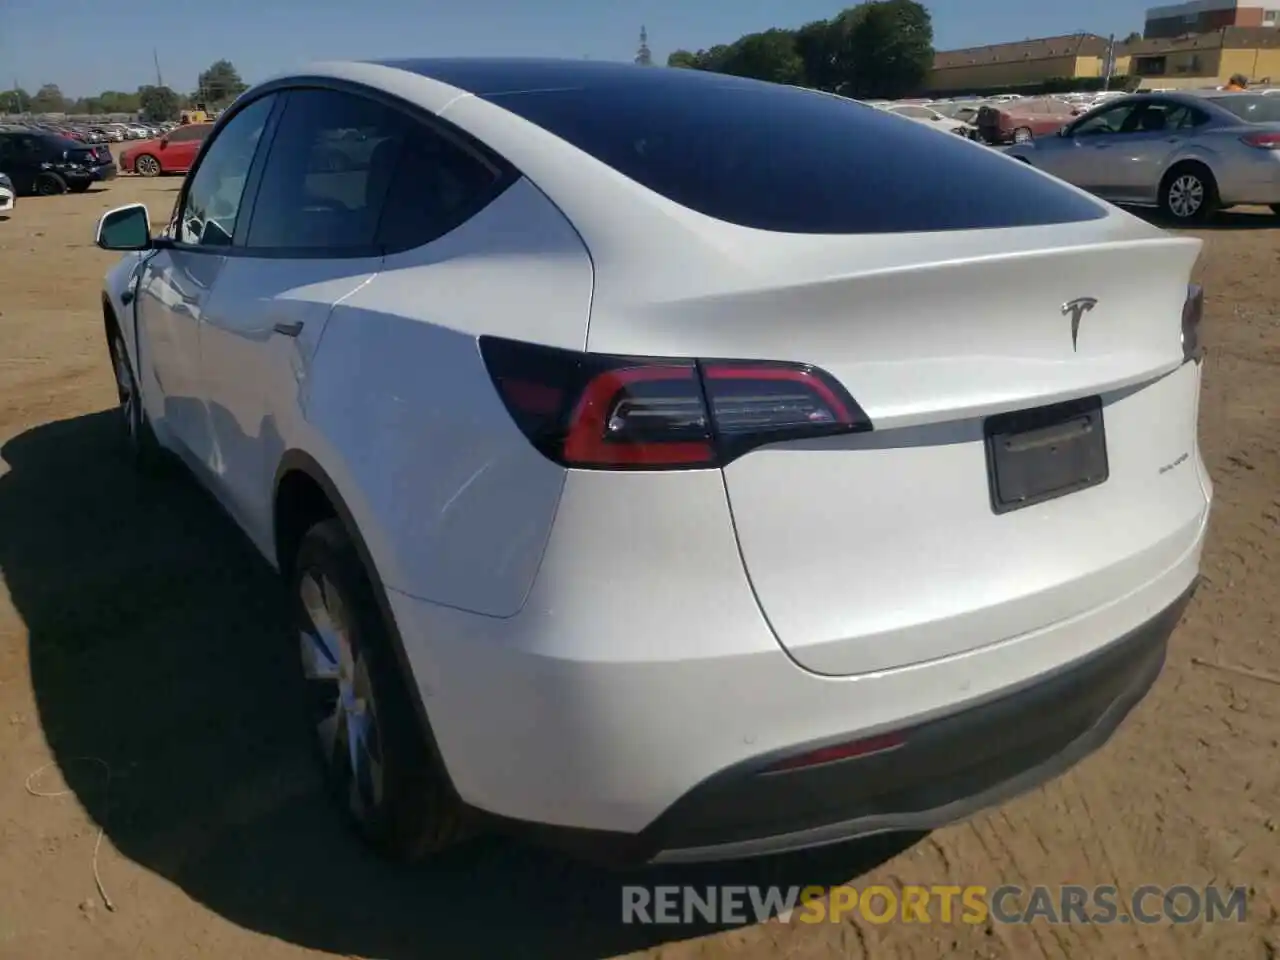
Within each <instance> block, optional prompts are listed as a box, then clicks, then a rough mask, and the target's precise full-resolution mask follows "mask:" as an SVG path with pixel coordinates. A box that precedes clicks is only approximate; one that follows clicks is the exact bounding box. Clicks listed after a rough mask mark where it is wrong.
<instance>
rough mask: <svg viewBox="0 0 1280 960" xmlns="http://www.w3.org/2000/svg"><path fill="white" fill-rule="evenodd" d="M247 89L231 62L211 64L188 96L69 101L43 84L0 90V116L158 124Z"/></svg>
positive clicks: (165, 92)
mask: <svg viewBox="0 0 1280 960" xmlns="http://www.w3.org/2000/svg"><path fill="white" fill-rule="evenodd" d="M246 89H248V85H247V84H246V83H245V82H244V81H243V80H242V79H241V78H240V73H239V72H238V71H237V70H236V68H235V65H234V64H232V63H231V61H230V60H218V61H217V62H215V63H213V64H210V66H209V69H207V70H205V71H203V72H202V73H201V74H200V75H199V77H198V78H197V80H196V89H195V90H193V91H192V92H191V93H187V94H182V93H178V92H177V91H176V90H173V89H172V88H171V87H168V86H160V85H152V84H144V85H143V86H141V87H138V89H137V90H135V91H133V92H132V93H129V92H126V91H122V90H104V91H102V92H101V93H99V94H98V95H97V96H94V97H68V96H66V95H65V94H64V93H63V92H62V89H61V88H60V87H59V86H58V85H57V84H56V83H46V84H44V85H43V86H41V87H40V89H38V90H37V91H36V92H35V93H27V91H25V90H23V89H22V88H20V87H15V88H14V89H12V90H0V114H7V113H34V114H42V113H70V114H77V115H78V114H89V115H99V114H112V113H127V114H140V115H141V116H142V118H143V119H144V120H149V121H152V122H158V121H161V120H176V119H177V118H178V114H179V112H181V111H182V110H184V109H186V108H189V107H194V106H196V105H197V104H204V105H205V106H206V107H207V108H208V109H210V110H216V109H219V108H221V107H224V106H226V105H227V104H228V103H230V102H231V101H232V100H234V99H235V98H236V97H238V96H240V94H241V93H243V92H244V91H245V90H246Z"/></svg>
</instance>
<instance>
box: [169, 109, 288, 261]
mask: <svg viewBox="0 0 1280 960" xmlns="http://www.w3.org/2000/svg"><path fill="white" fill-rule="evenodd" d="M274 102H275V96H274V95H268V96H266V97H263V98H262V99H261V100H256V101H254V102H253V103H251V104H250V105H249V106H247V107H245V108H244V109H243V110H241V111H240V112H239V113H237V114H236V115H235V116H234V117H233V118H232V119H231V120H230V121H229V122H228V123H227V125H226V126H225V127H223V128H222V130H220V131H219V132H218V135H217V137H215V138H214V140H213V141H212V142H211V143H210V144H209V146H208V149H207V150H206V151H205V155H204V158H203V159H202V160H201V161H200V166H199V167H197V168H196V172H195V176H194V178H193V179H192V180H191V183H190V184H189V185H188V187H187V192H186V196H185V200H184V203H183V208H182V212H181V214H180V215H179V217H178V223H177V237H176V239H177V241H178V242H179V243H182V244H187V245H189V246H202V247H211V246H216V247H225V246H230V244H231V238H232V236H233V235H234V234H235V230H236V220H237V219H238V217H239V215H240V204H241V200H242V197H243V194H244V186H245V180H246V179H247V177H248V175H249V167H250V166H251V165H252V164H253V156H254V153H255V152H256V150H257V148H258V140H259V138H260V137H261V136H262V131H263V129H264V128H265V127H266V124H267V118H268V117H270V116H271V108H272V106H273V104H274Z"/></svg>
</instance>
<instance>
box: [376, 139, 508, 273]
mask: <svg viewBox="0 0 1280 960" xmlns="http://www.w3.org/2000/svg"><path fill="white" fill-rule="evenodd" d="M509 182H510V179H509V177H508V176H507V171H506V170H505V169H503V168H501V167H499V165H498V164H497V163H495V162H493V161H491V160H490V159H489V158H487V157H484V156H481V155H480V153H479V152H477V151H475V150H472V149H471V148H470V146H469V145H467V144H465V143H463V142H461V141H460V140H454V139H453V138H451V137H449V136H447V135H446V134H444V133H443V132H440V131H437V130H433V129H430V128H428V127H426V126H424V125H421V124H417V123H415V124H412V126H411V128H410V130H409V131H408V133H407V135H406V137H405V142H404V150H403V152H402V153H401V155H400V162H399V164H398V165H397V167H396V174H395V177H394V179H393V180H392V182H391V188H390V191H389V192H388V194H387V202H386V206H385V208H384V210H383V214H382V221H381V224H380V226H379V231H378V243H379V245H381V246H382V247H383V248H384V249H385V250H387V251H389V252H390V251H397V250H408V249H411V248H413V247H418V246H422V245H423V244H425V243H429V242H431V241H432V240H435V239H437V238H438V237H441V236H443V235H444V234H446V233H448V232H449V231H450V230H452V229H454V228H455V227H457V226H459V225H460V224H462V223H463V222H464V221H465V220H467V219H469V218H470V217H471V216H473V215H474V214H475V213H477V212H478V211H479V210H480V209H481V208H482V207H484V206H485V205H486V204H488V202H489V201H490V200H492V199H493V198H494V197H495V196H497V195H498V193H500V192H501V190H502V188H503V186H505V185H506V184H507V183H509Z"/></svg>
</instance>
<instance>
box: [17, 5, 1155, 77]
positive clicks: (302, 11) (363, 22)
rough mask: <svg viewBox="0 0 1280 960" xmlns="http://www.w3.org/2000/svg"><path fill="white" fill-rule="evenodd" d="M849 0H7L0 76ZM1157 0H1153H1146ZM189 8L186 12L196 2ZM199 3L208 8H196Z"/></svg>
mask: <svg viewBox="0 0 1280 960" xmlns="http://www.w3.org/2000/svg"><path fill="white" fill-rule="evenodd" d="M852 2H853V0H845V2H843V3H842V2H841V0H633V2H631V3H621V2H610V0H452V2H436V3H432V2H429V0H220V2H219V0H205V2H198V0H0V73H2V74H3V75H0V88H4V87H9V86H11V85H12V84H13V83H14V81H15V80H16V81H17V82H18V83H19V84H20V85H21V86H23V87H24V88H26V89H27V90H29V91H32V92H34V91H35V90H36V89H37V88H38V87H39V86H40V85H41V84H43V83H56V84H58V85H59V86H60V87H61V88H62V91H63V93H64V94H66V95H68V96H86V95H90V94H96V93H98V92H99V91H101V90H134V89H136V88H137V87H138V86H139V85H140V84H144V83H153V82H154V80H155V67H154V65H153V63H152V57H151V50H152V47H157V48H159V52H160V69H161V72H162V75H163V77H164V81H165V83H167V84H168V85H169V86H172V87H174V88H176V89H178V90H180V91H182V92H187V91H190V90H192V89H193V88H194V87H195V81H196V75H197V74H198V73H199V72H200V71H201V70H203V69H204V68H205V67H207V66H208V65H209V64H210V63H212V62H213V61H214V60H217V59H219V58H221V57H225V58H227V59H229V60H231V61H232V62H233V63H234V64H235V65H236V67H237V68H238V69H239V71H240V74H241V76H243V77H244V79H245V80H246V81H248V82H250V83H252V82H254V81H255V80H259V79H262V78H263V77H265V76H268V75H270V74H272V73H275V72H277V71H280V70H287V69H289V68H291V67H294V66H297V65H298V64H301V63H305V62H307V61H308V60H315V59H322V58H329V57H340V58H353V59H371V58H376V57H395V56H448V55H486V54H490V55H527V56H562V57H583V56H589V57H592V58H594V59H598V60H628V59H630V58H631V57H633V56H634V55H635V50H636V46H637V35H638V33H639V30H640V25H641V24H642V23H643V24H644V25H645V26H647V27H648V28H649V46H650V48H651V49H652V50H653V55H654V60H655V61H656V62H659V63H663V62H665V61H666V57H667V54H668V53H670V52H671V51H672V50H675V49H678V48H680V47H684V48H688V49H694V50H696V49H698V48H699V47H709V46H711V45H713V44H715V43H726V42H731V41H733V40H735V39H737V38H738V37H739V36H741V35H742V34H744V33H751V32H754V31H757V30H764V29H767V28H769V27H775V26H799V25H800V24H802V23H806V22H808V21H809V20H817V19H823V18H826V17H829V16H831V15H832V14H834V13H836V12H838V11H839V10H840V9H842V8H843V7H844V6H849V5H852ZM1149 2H1155V0H1149ZM1149 2H1148V0H1066V2H1061V3H1035V2H1031V0H933V2H931V3H930V2H928V0H926V5H927V6H928V7H929V9H930V10H931V12H932V13H933V24H934V38H935V39H934V45H935V46H936V47H937V48H938V49H940V50H945V49H948V48H951V47H964V46H976V45H979V44H984V43H994V42H998V41H1003V40H1024V39H1027V38H1028V37H1043V36H1051V35H1054V34H1063V33H1075V32H1077V31H1088V32H1091V33H1100V34H1103V35H1104V36H1105V35H1106V34H1108V33H1112V32H1114V33H1117V34H1119V35H1120V36H1123V35H1125V34H1126V33H1128V32H1129V31H1131V30H1141V29H1142V16H1143V10H1144V9H1145V8H1146V7H1147V6H1148V5H1149ZM188 11H190V13H189V12H188ZM197 11H199V12H197Z"/></svg>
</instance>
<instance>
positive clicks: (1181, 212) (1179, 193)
mask: <svg viewBox="0 0 1280 960" xmlns="http://www.w3.org/2000/svg"><path fill="white" fill-rule="evenodd" d="M1203 206H1204V182H1203V181H1202V180H1201V179H1200V178H1199V177H1197V176H1196V175H1195V174H1191V173H1184V174H1182V175H1181V176H1179V177H1178V178H1177V179H1175V180H1174V181H1173V182H1172V183H1171V184H1169V209H1170V211H1172V212H1173V215H1174V216H1175V217H1178V218H1179V219H1182V220H1186V219H1189V218H1191V217H1194V216H1195V215H1196V213H1198V212H1199V210H1200V208H1201V207H1203Z"/></svg>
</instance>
